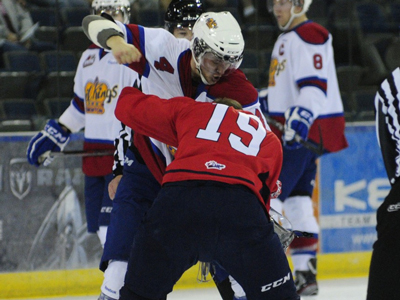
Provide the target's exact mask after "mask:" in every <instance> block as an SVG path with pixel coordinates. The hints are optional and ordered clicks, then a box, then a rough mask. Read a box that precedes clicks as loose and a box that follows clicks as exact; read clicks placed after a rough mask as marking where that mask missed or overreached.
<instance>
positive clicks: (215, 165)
mask: <svg viewBox="0 0 400 300" xmlns="http://www.w3.org/2000/svg"><path fill="white" fill-rule="evenodd" d="M205 165H206V167H207V169H215V170H222V169H225V167H226V166H225V165H223V164H220V163H217V162H216V161H215V160H210V161H208V162H206V163H205Z"/></svg>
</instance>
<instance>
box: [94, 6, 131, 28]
mask: <svg viewBox="0 0 400 300" xmlns="http://www.w3.org/2000/svg"><path fill="white" fill-rule="evenodd" d="M102 12H107V13H110V14H111V16H112V17H115V16H116V15H118V14H122V16H123V20H124V21H123V22H124V23H125V24H128V23H129V20H130V18H131V3H130V2H129V0H93V2H92V14H93V15H99V14H101V13H102Z"/></svg>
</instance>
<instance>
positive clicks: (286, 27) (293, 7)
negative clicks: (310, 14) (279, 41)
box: [278, 4, 306, 31]
mask: <svg viewBox="0 0 400 300" xmlns="http://www.w3.org/2000/svg"><path fill="white" fill-rule="evenodd" d="M295 8H296V7H295V6H294V5H293V4H292V8H291V9H290V19H289V21H288V22H287V23H286V24H285V25H284V26H281V25H279V24H278V26H279V29H280V30H282V31H286V30H288V28H289V27H290V25H291V24H292V22H293V20H294V18H297V17H300V16H302V15H304V14H305V13H306V12H305V11H304V7H303V9H302V10H301V12H299V13H297V14H296V13H295V12H294V10H295Z"/></svg>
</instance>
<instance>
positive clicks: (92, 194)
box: [27, 0, 138, 245]
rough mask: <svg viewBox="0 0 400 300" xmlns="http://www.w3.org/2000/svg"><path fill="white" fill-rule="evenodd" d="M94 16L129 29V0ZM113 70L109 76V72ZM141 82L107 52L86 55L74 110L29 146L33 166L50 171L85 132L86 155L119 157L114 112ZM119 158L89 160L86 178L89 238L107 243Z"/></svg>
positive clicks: (101, 6)
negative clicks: (129, 89)
mask: <svg viewBox="0 0 400 300" xmlns="http://www.w3.org/2000/svg"><path fill="white" fill-rule="evenodd" d="M92 10H93V13H94V14H99V13H101V12H108V13H109V14H111V15H113V16H114V17H115V18H116V19H117V20H120V21H121V22H124V23H128V22H129V18H130V4H129V1H128V0H101V1H100V0H94V1H93V3H92ZM105 70H107V71H105ZM137 79H138V75H137V73H136V72H134V71H132V70H130V69H129V68H125V67H123V66H121V65H119V64H118V63H117V61H116V60H115V58H114V57H113V56H112V55H111V54H110V53H108V52H106V51H104V49H102V48H99V47H97V46H96V45H91V46H90V47H89V48H88V49H87V50H86V51H84V52H83V53H82V56H81V58H80V61H79V64H78V68H77V70H76V75H75V79H74V91H73V92H74V97H73V99H72V101H71V104H70V106H69V107H68V108H67V109H66V110H65V111H64V112H63V114H62V115H61V116H60V117H59V119H58V120H49V121H48V123H47V124H46V126H45V128H44V130H42V131H41V132H39V133H38V134H37V135H35V136H34V137H33V138H32V140H31V141H30V143H29V146H28V149H27V156H28V161H29V163H31V164H33V165H36V166H39V165H41V164H43V165H48V164H49V163H50V162H51V161H52V160H53V157H52V154H51V152H58V151H63V149H64V147H65V146H66V145H67V143H68V141H69V136H70V134H71V133H74V132H78V131H80V130H81V129H84V145H83V148H84V151H86V152H93V151H94V152H98V151H105V152H110V153H112V152H113V151H114V139H115V137H116V136H117V135H118V132H119V129H120V122H119V121H118V120H117V119H116V118H115V115H114V110H115V106H116V103H117V100H118V96H119V94H120V92H121V90H122V88H124V87H125V86H133V85H134V83H135V81H136V80H137ZM113 161H114V159H113V155H112V154H107V155H105V156H87V157H83V162H82V169H83V173H84V174H85V212H86V220H87V227H88V232H90V233H97V235H98V237H99V239H100V242H101V244H102V245H104V243H105V239H106V232H107V226H108V225H109V221H110V214H111V210H112V201H111V199H110V198H109V196H108V184H109V182H110V181H111V180H112V178H113V176H112V165H113Z"/></svg>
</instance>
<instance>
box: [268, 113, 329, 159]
mask: <svg viewBox="0 0 400 300" xmlns="http://www.w3.org/2000/svg"><path fill="white" fill-rule="evenodd" d="M264 116H265V119H266V120H267V122H268V123H269V124H271V125H272V126H274V127H275V128H276V129H278V130H279V131H280V132H282V133H283V132H284V131H285V129H284V126H283V124H281V123H279V122H278V121H277V120H275V119H273V118H271V117H270V116H268V115H267V114H264ZM294 140H295V141H296V142H297V143H299V144H301V145H302V146H303V147H304V148H306V149H308V150H310V151H312V152H314V153H315V154H318V155H322V154H323V153H324V152H325V149H324V145H323V143H322V135H321V129H320V131H319V140H320V143H319V144H317V145H315V144H313V143H310V142H309V141H306V140H304V139H303V138H302V137H301V136H300V135H298V134H297V133H296V134H295V135H294Z"/></svg>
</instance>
